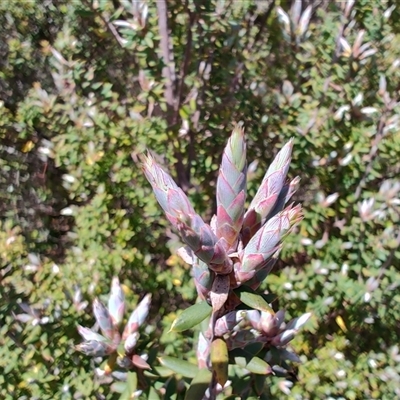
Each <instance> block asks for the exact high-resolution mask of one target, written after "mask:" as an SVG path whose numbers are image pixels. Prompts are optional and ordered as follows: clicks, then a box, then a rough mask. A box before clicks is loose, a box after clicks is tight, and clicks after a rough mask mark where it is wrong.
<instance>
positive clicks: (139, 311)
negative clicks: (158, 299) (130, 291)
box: [122, 294, 151, 340]
mask: <svg viewBox="0 0 400 400" xmlns="http://www.w3.org/2000/svg"><path fill="white" fill-rule="evenodd" d="M150 301H151V295H150V294H146V296H144V297H143V300H142V301H141V302H140V303H139V304H138V306H137V307H136V309H135V311H134V312H133V313H132V314H131V316H130V318H129V320H128V323H127V324H126V326H125V329H124V333H123V334H122V340H126V339H127V338H128V336H130V335H131V334H132V333H134V332H137V330H138V329H139V327H140V325H142V324H143V322H144V320H145V319H146V317H147V315H148V314H149V310H150Z"/></svg>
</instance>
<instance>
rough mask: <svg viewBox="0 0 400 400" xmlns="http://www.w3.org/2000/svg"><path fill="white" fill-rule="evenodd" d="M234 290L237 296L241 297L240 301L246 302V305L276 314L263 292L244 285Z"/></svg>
mask: <svg viewBox="0 0 400 400" xmlns="http://www.w3.org/2000/svg"><path fill="white" fill-rule="evenodd" d="M234 292H235V294H236V296H238V297H239V299H240V301H241V302H242V303H244V304H246V306H249V307H251V308H253V309H255V310H259V311H266V312H269V313H271V314H273V315H275V312H274V310H273V309H272V308H271V306H270V305H269V304H268V303H267V301H266V299H265V297H264V296H263V295H261V294H257V293H256V292H254V290H252V289H250V288H249V287H247V286H243V285H242V286H240V287H238V288H237V289H234Z"/></svg>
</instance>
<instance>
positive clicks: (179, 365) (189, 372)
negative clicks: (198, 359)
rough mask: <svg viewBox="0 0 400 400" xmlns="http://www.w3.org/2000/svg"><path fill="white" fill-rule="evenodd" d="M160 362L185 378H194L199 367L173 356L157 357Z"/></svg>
mask: <svg viewBox="0 0 400 400" xmlns="http://www.w3.org/2000/svg"><path fill="white" fill-rule="evenodd" d="M158 360H159V361H160V364H161V365H162V366H164V367H167V368H169V369H170V370H171V371H174V372H176V373H177V374H180V375H182V376H184V377H185V378H194V377H195V376H196V374H197V373H198V371H199V369H198V368H197V366H196V365H193V364H192V363H190V362H188V361H185V360H181V359H179V358H174V357H167V356H165V357H159V359H158Z"/></svg>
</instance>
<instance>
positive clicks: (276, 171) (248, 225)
mask: <svg viewBox="0 0 400 400" xmlns="http://www.w3.org/2000/svg"><path fill="white" fill-rule="evenodd" d="M292 148H293V140H290V141H289V142H288V143H287V144H286V145H285V146H283V148H282V150H281V151H280V152H279V153H278V154H277V155H276V157H275V159H274V161H273V162H272V164H271V165H270V167H269V168H268V170H267V172H266V173H265V175H264V178H263V180H262V182H261V185H260V187H259V189H258V191H257V193H256V195H255V196H254V199H253V200H252V202H251V203H250V206H249V209H248V210H247V212H246V214H245V215H244V220H243V231H242V233H243V240H244V243H247V242H248V241H249V240H250V238H251V237H252V236H253V235H254V234H255V232H257V230H258V229H259V228H260V226H262V225H263V224H264V222H265V219H266V218H267V217H268V215H269V214H270V213H271V211H272V210H273V209H274V207H275V204H276V202H277V201H278V197H279V194H280V193H281V191H282V189H283V187H284V185H285V180H286V175H287V173H288V170H289V164H290V160H291V154H292Z"/></svg>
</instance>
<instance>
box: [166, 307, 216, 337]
mask: <svg viewBox="0 0 400 400" xmlns="http://www.w3.org/2000/svg"><path fill="white" fill-rule="evenodd" d="M211 311H212V308H211V306H210V305H209V304H208V303H207V302H206V301H201V302H200V303H197V304H194V305H193V306H191V307H189V308H187V309H186V310H184V311H183V312H182V314H181V315H179V317H178V318H176V319H175V321H174V322H173V323H172V325H171V329H170V332H171V331H173V332H183V331H186V330H187V329H190V328H193V327H194V326H196V325H197V324H199V323H200V322H201V321H203V320H204V319H206V318H207V317H208V316H209V315H210V314H211Z"/></svg>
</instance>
